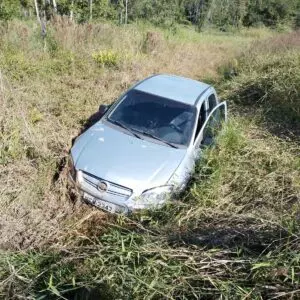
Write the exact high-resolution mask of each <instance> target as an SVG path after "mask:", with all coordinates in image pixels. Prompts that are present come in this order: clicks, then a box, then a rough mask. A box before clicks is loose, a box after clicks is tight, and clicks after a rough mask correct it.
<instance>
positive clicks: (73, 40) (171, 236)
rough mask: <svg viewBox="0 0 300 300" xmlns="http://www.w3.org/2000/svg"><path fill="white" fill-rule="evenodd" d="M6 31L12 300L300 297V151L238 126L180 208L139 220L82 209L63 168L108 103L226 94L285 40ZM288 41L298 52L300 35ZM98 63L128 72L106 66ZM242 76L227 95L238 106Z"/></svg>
mask: <svg viewBox="0 0 300 300" xmlns="http://www.w3.org/2000/svg"><path fill="white" fill-rule="evenodd" d="M0 31H1V34H0V70H1V73H0V105H1V107H0V108H1V111H2V114H1V116H0V128H1V131H0V139H1V144H0V213H1V216H2V217H1V221H0V229H1V230H0V249H1V251H2V254H3V255H1V258H0V297H2V296H3V297H7V298H12V299H14V298H15V299H17V298H22V297H23V298H24V297H32V298H38V297H39V296H43V297H46V298H47V299H57V298H60V297H61V298H62V297H66V298H74V299H82V298H84V297H88V296H87V295H89V296H91V295H93V294H94V296H95V298H96V299H97V298H100V297H101V299H102V298H103V299H106V298H110V299H112V298H120V299H121V298H123V299H161V298H165V299H192V298H199V297H203V298H207V299H215V298H217V297H219V298H220V297H221V298H222V299H223V298H224V299H241V298H242V299H250V298H253V299H262V298H270V297H281V296H286V297H293V296H295V297H297V290H299V284H300V280H299V255H298V254H297V253H298V250H299V197H300V174H299V170H300V162H299V157H298V156H297V153H299V146H298V145H297V144H294V143H287V142H284V141H282V140H281V139H279V138H277V137H275V136H273V135H272V134H271V133H270V132H268V130H266V129H262V128H261V127H259V126H258V125H257V124H261V123H259V122H257V120H256V119H253V120H251V121H249V120H248V118H247V116H246V117H244V118H242V117H231V122H230V123H229V124H228V126H227V127H226V129H225V131H224V133H223V135H222V136H221V137H220V139H219V141H218V144H217V146H216V147H215V148H213V149H211V150H209V151H207V152H206V153H205V155H204V159H203V161H202V162H201V164H200V165H199V168H198V171H197V173H196V175H195V177H194V180H193V181H192V182H191V185H190V187H189V189H188V190H187V192H186V193H185V194H184V195H183V196H182V197H181V198H180V199H178V200H177V202H176V204H175V205H170V206H169V207H167V208H166V209H165V210H164V211H153V212H148V213H146V214H142V215H140V216H138V215H137V216H135V217H134V219H127V218H125V217H115V216H109V215H107V214H105V213H104V212H101V211H99V210H97V209H93V208H91V207H89V206H87V205H85V204H81V203H80V202H79V201H75V200H76V199H74V198H73V197H72V195H71V194H69V193H68V191H67V189H66V174H65V172H66V169H65V168H64V163H65V158H66V156H67V152H68V150H69V148H70V143H71V139H72V137H73V136H75V135H77V133H78V131H79V130H80V128H81V127H82V126H83V124H84V123H85V121H86V120H87V118H88V117H89V116H90V115H91V114H92V113H94V112H95V111H96V110H97V109H98V107H99V104H100V103H110V102H111V101H113V100H114V99H115V98H116V97H118V95H119V94H120V93H121V92H122V91H124V90H125V89H127V88H128V87H129V86H130V85H131V84H133V83H134V82H135V81H137V80H139V79H142V78H144V77H146V76H149V75H151V74H153V73H164V72H166V73H174V74H180V75H184V76H187V77H192V78H195V79H200V80H201V79H205V78H210V79H212V78H213V79H214V80H216V79H217V78H218V77H219V76H220V75H219V73H218V70H219V67H220V66H222V65H224V64H226V63H227V62H228V61H230V60H232V59H233V58H234V57H236V56H237V55H238V56H240V55H241V54H243V53H249V52H247V49H248V48H249V47H250V44H251V42H253V41H255V40H256V39H262V38H265V37H270V36H271V35H274V34H273V33H271V32H266V31H264V30H254V31H249V30H244V31H242V32H241V33H239V34H236V35H233V34H228V35H227V34H224V33H201V34H198V33H195V32H194V31H192V30H190V29H180V30H179V31H178V32H177V33H176V34H172V33H170V32H167V31H158V30H156V31H158V32H156V33H155V34H153V33H150V34H149V33H148V34H147V32H148V31H149V28H140V29H138V28H137V27H135V26H127V27H118V26H114V25H108V24H90V25H78V24H73V23H70V22H69V21H68V20H66V19H65V20H64V19H59V20H56V22H55V23H54V24H51V25H49V27H48V36H47V38H46V40H45V41H43V40H42V39H41V38H40V35H39V28H38V26H37V25H36V24H34V23H22V22H10V23H8V25H7V27H4V26H2V27H0ZM150 31H151V32H153V28H151V29H150ZM149 35H150V36H155V38H151V39H150V38H149ZM147 36H148V37H147ZM279 39H280V41H283V40H284V39H288V40H290V41H292V42H290V43H289V44H293V45H290V46H289V47H290V48H291V49H295V47H297V43H298V42H297V41H298V40H297V34H295V37H294V34H291V35H290V36H289V37H286V36H283V37H280V38H279ZM272 41H274V40H272ZM273 43H274V44H276V45H278V43H279V42H276V39H275V42H273ZM268 44H270V42H268ZM294 44H295V45H294ZM285 46H286V45H285ZM255 47H256V46H255ZM276 47H277V46H276ZM276 47H275V48H276ZM278 48H280V49H281V48H282V47H281V46H278ZM276 49H277V48H276ZM99 51H104V52H103V53H107V52H105V51H113V52H114V53H116V54H117V55H118V58H119V59H118V61H117V63H116V64H113V65H111V64H108V65H107V64H100V65H99V64H97V63H95V61H94V59H93V54H94V53H99ZM272 51H273V50H272ZM276 51H277V50H276ZM284 51H285V50H284ZM288 51H290V49H288ZM262 57H263V55H262ZM257 61H259V58H258V60H257ZM261 61H262V60H261ZM237 63H238V64H239V63H241V62H240V61H237ZM249 65H251V64H249ZM258 65H259V63H257V67H258ZM262 69H263V66H262ZM242 70H246V71H247V70H248V69H247V67H244V69H242ZM241 73H242V72H241ZM240 76H241V77H237V78H235V79H234V80H236V81H234V82H230V83H229V82H227V83H226V84H224V85H222V86H223V87H224V86H225V87H226V93H224V95H226V96H227V97H228V98H229V99H234V95H235V92H236V91H237V90H238V89H235V88H236V87H237V86H239V84H240V83H241V82H242V81H239V80H240V78H245V77H246V76H244V75H243V74H241V75H240ZM243 76H244V77H243ZM251 78H254V76H253V77H251ZM255 78H260V77H259V76H257V77H255ZM274 78H275V77H274ZM274 81H275V79H274ZM251 117H252V116H251ZM89 287H90V288H91V289H92V292H91V291H88V290H87V288H89ZM73 290H74V291H73ZM76 297H77V298H76ZM105 297H106V298H105Z"/></svg>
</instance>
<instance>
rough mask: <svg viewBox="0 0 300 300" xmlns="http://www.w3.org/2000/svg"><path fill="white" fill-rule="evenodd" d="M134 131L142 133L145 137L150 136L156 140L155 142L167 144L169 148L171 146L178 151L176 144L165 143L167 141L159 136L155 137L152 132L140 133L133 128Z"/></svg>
mask: <svg viewBox="0 0 300 300" xmlns="http://www.w3.org/2000/svg"><path fill="white" fill-rule="evenodd" d="M132 130H134V131H137V132H139V133H141V134H143V135H146V136H149V137H151V138H153V139H155V140H158V141H160V142H162V143H165V144H167V145H168V146H170V147H172V148H176V149H178V147H177V146H175V145H174V144H172V143H170V142H167V141H165V140H163V139H161V138H159V137H158V136H156V135H153V134H152V133H150V132H147V131H140V130H137V129H135V128H132Z"/></svg>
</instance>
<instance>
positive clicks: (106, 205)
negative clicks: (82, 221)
mask: <svg viewBox="0 0 300 300" xmlns="http://www.w3.org/2000/svg"><path fill="white" fill-rule="evenodd" d="M83 198H84V199H85V200H87V201H88V202H90V203H91V204H93V205H95V206H97V207H99V208H101V209H104V210H106V211H108V212H111V213H122V212H124V209H123V208H122V207H121V206H119V205H116V204H114V203H110V202H107V201H104V200H101V199H98V198H95V197H94V196H92V195H90V194H87V193H84V194H83Z"/></svg>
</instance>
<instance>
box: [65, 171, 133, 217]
mask: <svg viewBox="0 0 300 300" xmlns="http://www.w3.org/2000/svg"><path fill="white" fill-rule="evenodd" d="M68 181H69V183H70V185H71V186H72V188H73V189H74V192H75V193H76V194H77V196H79V197H80V198H81V199H83V200H84V201H85V202H87V203H89V204H91V205H93V206H95V207H97V208H100V209H102V210H105V211H107V212H110V213H117V214H125V215H127V214H129V213H130V210H129V208H128V207H127V205H126V204H125V203H120V202H118V201H112V200H111V199H108V198H109V195H107V194H105V193H102V194H100V192H99V191H97V190H96V189H95V188H93V187H92V186H91V187H90V186H88V185H87V184H85V182H84V181H83V179H82V178H78V176H77V178H76V180H74V179H73V177H72V176H71V174H69V176H68ZM99 194H100V195H99Z"/></svg>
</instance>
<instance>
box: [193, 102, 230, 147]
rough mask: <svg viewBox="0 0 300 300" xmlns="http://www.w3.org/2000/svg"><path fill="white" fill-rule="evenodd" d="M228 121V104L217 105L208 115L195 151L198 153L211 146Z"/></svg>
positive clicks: (198, 137)
mask: <svg viewBox="0 0 300 300" xmlns="http://www.w3.org/2000/svg"><path fill="white" fill-rule="evenodd" d="M226 121H227V104H226V102H222V103H220V104H219V105H217V106H216V107H215V108H214V109H213V110H212V111H211V112H210V113H209V115H208V117H207V119H206V121H205V122H204V124H203V126H202V128H201V130H200V132H199V134H198V136H197V138H196V143H195V150H196V152H197V153H198V152H199V150H200V148H201V147H203V146H204V147H205V146H209V145H211V144H212V143H213V142H214V140H215V138H216V136H217V135H218V133H219V132H220V130H221V129H222V125H223V123H224V122H226Z"/></svg>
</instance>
